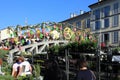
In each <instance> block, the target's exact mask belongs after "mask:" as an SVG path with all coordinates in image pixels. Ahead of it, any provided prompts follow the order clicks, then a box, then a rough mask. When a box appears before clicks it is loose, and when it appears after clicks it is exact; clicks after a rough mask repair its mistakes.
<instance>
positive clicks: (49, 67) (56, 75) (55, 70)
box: [43, 60, 67, 80]
mask: <svg viewBox="0 0 120 80" xmlns="http://www.w3.org/2000/svg"><path fill="white" fill-rule="evenodd" d="M45 70H46V71H45V74H44V78H43V80H67V79H66V74H65V72H64V71H62V70H61V69H60V68H59V65H58V63H57V61H56V60H47V61H45Z"/></svg>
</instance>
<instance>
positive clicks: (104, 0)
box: [88, 0, 114, 8]
mask: <svg viewBox="0 0 120 80" xmlns="http://www.w3.org/2000/svg"><path fill="white" fill-rule="evenodd" d="M107 1H109V2H110V1H114V0H102V1H98V2H97V3H94V4H91V5H89V6H88V7H89V8H91V7H93V6H97V5H98V4H102V3H105V2H107Z"/></svg>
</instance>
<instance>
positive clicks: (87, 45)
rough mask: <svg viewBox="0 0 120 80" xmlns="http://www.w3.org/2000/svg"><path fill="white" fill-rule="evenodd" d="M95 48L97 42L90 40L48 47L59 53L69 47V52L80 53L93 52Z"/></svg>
mask: <svg viewBox="0 0 120 80" xmlns="http://www.w3.org/2000/svg"><path fill="white" fill-rule="evenodd" d="M96 48H97V42H93V41H90V40H87V41H81V42H80V43H79V42H71V43H68V44H67V45H64V46H59V45H55V46H53V47H51V48H50V50H51V51H52V52H53V53H57V54H58V53H61V51H64V50H65V49H69V50H70V52H81V53H88V52H91V53H92V52H95V50H96Z"/></svg>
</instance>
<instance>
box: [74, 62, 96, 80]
mask: <svg viewBox="0 0 120 80" xmlns="http://www.w3.org/2000/svg"><path fill="white" fill-rule="evenodd" d="M77 64H78V67H79V71H78V73H77V75H76V78H75V80H96V77H95V74H94V73H93V71H92V70H90V69H88V67H87V61H86V60H77Z"/></svg>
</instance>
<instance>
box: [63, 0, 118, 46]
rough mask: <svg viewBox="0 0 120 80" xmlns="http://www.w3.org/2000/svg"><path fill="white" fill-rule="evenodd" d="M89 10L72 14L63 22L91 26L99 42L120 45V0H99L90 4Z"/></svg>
mask: <svg viewBox="0 0 120 80" xmlns="http://www.w3.org/2000/svg"><path fill="white" fill-rule="evenodd" d="M88 7H89V8H90V11H89V12H86V13H82V14H80V15H77V16H72V18H69V19H67V20H64V21H62V23H69V24H70V25H72V27H74V26H75V27H77V28H78V29H86V28H90V30H91V32H92V33H93V34H96V35H97V36H98V40H99V43H106V45H113V46H118V45H119V44H120V0H98V2H96V3H93V4H91V5H89V6H88Z"/></svg>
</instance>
